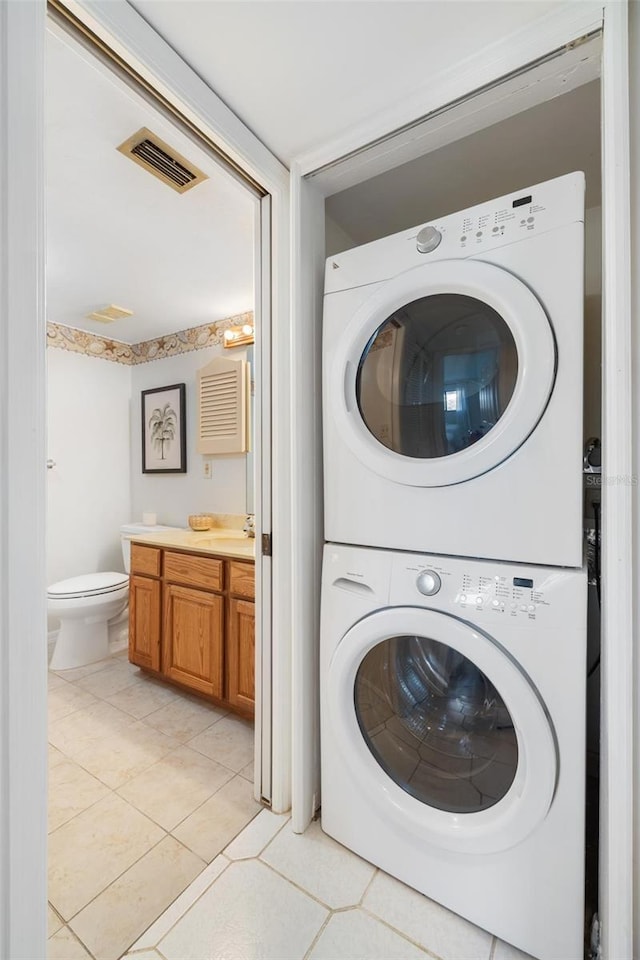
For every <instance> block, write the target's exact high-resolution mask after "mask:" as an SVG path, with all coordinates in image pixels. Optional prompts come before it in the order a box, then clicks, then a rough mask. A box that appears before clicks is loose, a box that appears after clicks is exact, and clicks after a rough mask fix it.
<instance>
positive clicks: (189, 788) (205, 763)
mask: <svg viewBox="0 0 640 960" xmlns="http://www.w3.org/2000/svg"><path fill="white" fill-rule="evenodd" d="M232 777H233V772H232V771H231V770H228V769H227V767H223V766H221V764H219V763H216V762H215V760H210V759H209V758H208V757H203V755H202V754H201V753H198V752H197V751H196V750H191V749H190V748H189V747H184V746H181V747H179V748H178V749H177V750H172V751H171V753H168V754H167V755H166V756H165V757H163V758H162V760H159V761H158V762H157V763H154V764H153V766H152V767H149V768H148V769H147V770H145V771H143V773H140V774H138V776H137V777H134V778H133V780H129V781H128V783H125V785H124V786H123V787H121V788H120V790H119V791H118V792H119V793H120V795H121V796H122V797H124V798H125V800H128V801H129V803H132V804H133V805H134V807H137V808H138V810H141V811H142V812H143V813H145V814H146V815H147V816H148V817H151V819H152V820H155V821H156V823H159V824H160V826H161V827H164V829H165V830H172V829H173V827H175V826H177V824H179V823H180V822H181V821H182V820H184V819H185V817H188V816H189V815H190V814H191V813H193V811H194V810H196V809H197V808H198V807H199V806H200V804H202V803H204V801H205V800H207V799H208V798H209V797H210V796H212V795H213V794H214V793H215V792H216V791H217V790H219V789H220V787H221V786H223V784H225V783H227V781H228V780H231V778H232ZM167 785H169V787H170V789H167Z"/></svg>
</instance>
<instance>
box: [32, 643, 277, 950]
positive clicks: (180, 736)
mask: <svg viewBox="0 0 640 960" xmlns="http://www.w3.org/2000/svg"><path fill="white" fill-rule="evenodd" d="M261 809H262V808H261V806H260V805H259V804H257V803H256V802H255V800H254V799H253V725H252V724H250V723H248V722H247V721H245V720H241V719H239V718H238V717H235V716H232V715H231V714H227V713H226V712H225V711H224V710H221V709H218V708H216V707H213V706H211V705H209V704H207V703H205V702H203V701H202V700H199V699H197V698H195V697H190V696H188V695H186V694H184V693H182V692H180V691H178V690H176V689H175V688H172V687H169V686H167V685H165V684H163V683H161V682H160V681H156V680H154V679H153V678H151V677H149V676H148V675H146V674H144V673H143V671H141V670H139V669H138V668H137V667H134V666H133V665H132V664H130V663H129V662H128V661H127V655H126V651H124V652H123V653H121V654H118V655H116V656H114V657H110V658H109V659H107V660H104V661H101V662H100V663H96V664H92V665H90V666H88V667H82V668H79V669H77V670H67V671H64V672H58V673H51V672H50V673H49V903H50V906H49V945H48V946H49V950H48V956H49V960H76V958H78V960H79V958H87V957H89V958H91V957H93V958H95V960H118V958H119V957H122V956H123V955H124V954H125V953H126V951H127V949H128V948H129V947H130V946H131V944H132V943H133V942H134V941H135V940H136V939H137V938H138V937H139V936H140V935H141V934H142V933H143V932H144V931H145V930H146V929H147V928H148V927H149V925H150V924H151V923H153V921H155V920H156V918H157V917H158V916H160V914H162V913H163V911H164V910H166V908H167V907H168V906H169V905H170V904H172V903H173V902H174V901H175V900H176V898H177V897H179V895H180V894H181V893H182V891H183V890H184V889H185V888H186V887H188V886H189V885H190V884H191V883H192V881H194V879H195V878H197V877H199V876H200V875H201V874H202V872H203V871H204V870H205V868H207V864H210V863H211V861H212V860H214V859H215V858H216V857H217V855H218V854H219V853H220V851H221V850H223V849H224V848H225V847H227V845H228V844H229V842H230V841H231V840H233V838H234V837H236V835H237V834H238V833H239V832H240V831H241V830H242V829H243V828H244V827H245V826H246V825H247V824H248V823H249V822H250V821H251V820H252V819H253V818H254V817H255V816H256V814H258V813H259V812H260V810H261ZM207 869H208V868H207ZM205 875H206V876H210V874H209V873H206V874H205Z"/></svg>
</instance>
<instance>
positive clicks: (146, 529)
mask: <svg viewBox="0 0 640 960" xmlns="http://www.w3.org/2000/svg"><path fill="white" fill-rule="evenodd" d="M181 529H182V527H167V526H163V525H162V524H161V523H154V524H148V523H125V524H124V526H122V527H120V542H121V543H122V559H123V560H124V569H125V572H126V573H130V572H131V538H132V537H139V536H140V535H141V534H144V533H160V531H161V530H181Z"/></svg>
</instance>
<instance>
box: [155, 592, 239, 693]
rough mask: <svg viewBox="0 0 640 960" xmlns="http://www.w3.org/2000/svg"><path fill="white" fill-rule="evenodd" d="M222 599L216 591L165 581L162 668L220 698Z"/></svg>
mask: <svg viewBox="0 0 640 960" xmlns="http://www.w3.org/2000/svg"><path fill="white" fill-rule="evenodd" d="M223 630H224V601H223V598H222V597H221V596H218V595H217V594H215V593H206V592H205V591H204V590H193V589H192V588H191V587H181V586H178V585H176V584H172V583H171V584H169V583H166V584H165V587H164V642H163V671H164V673H165V674H166V676H167V677H169V678H170V679H171V680H176V681H177V682H178V683H183V684H185V686H188V687H192V688H193V689H194V690H198V691H199V692H200V693H206V694H208V695H209V696H213V697H222V668H223V661H222V649H223Z"/></svg>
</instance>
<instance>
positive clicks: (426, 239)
mask: <svg viewBox="0 0 640 960" xmlns="http://www.w3.org/2000/svg"><path fill="white" fill-rule="evenodd" d="M441 240H442V234H441V233H440V231H439V230H436V228H435V227H423V228H422V230H421V231H420V232H419V234H418V236H417V237H416V247H417V248H418V253H431V251H432V250H435V249H436V247H438V246H440V241H441Z"/></svg>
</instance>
